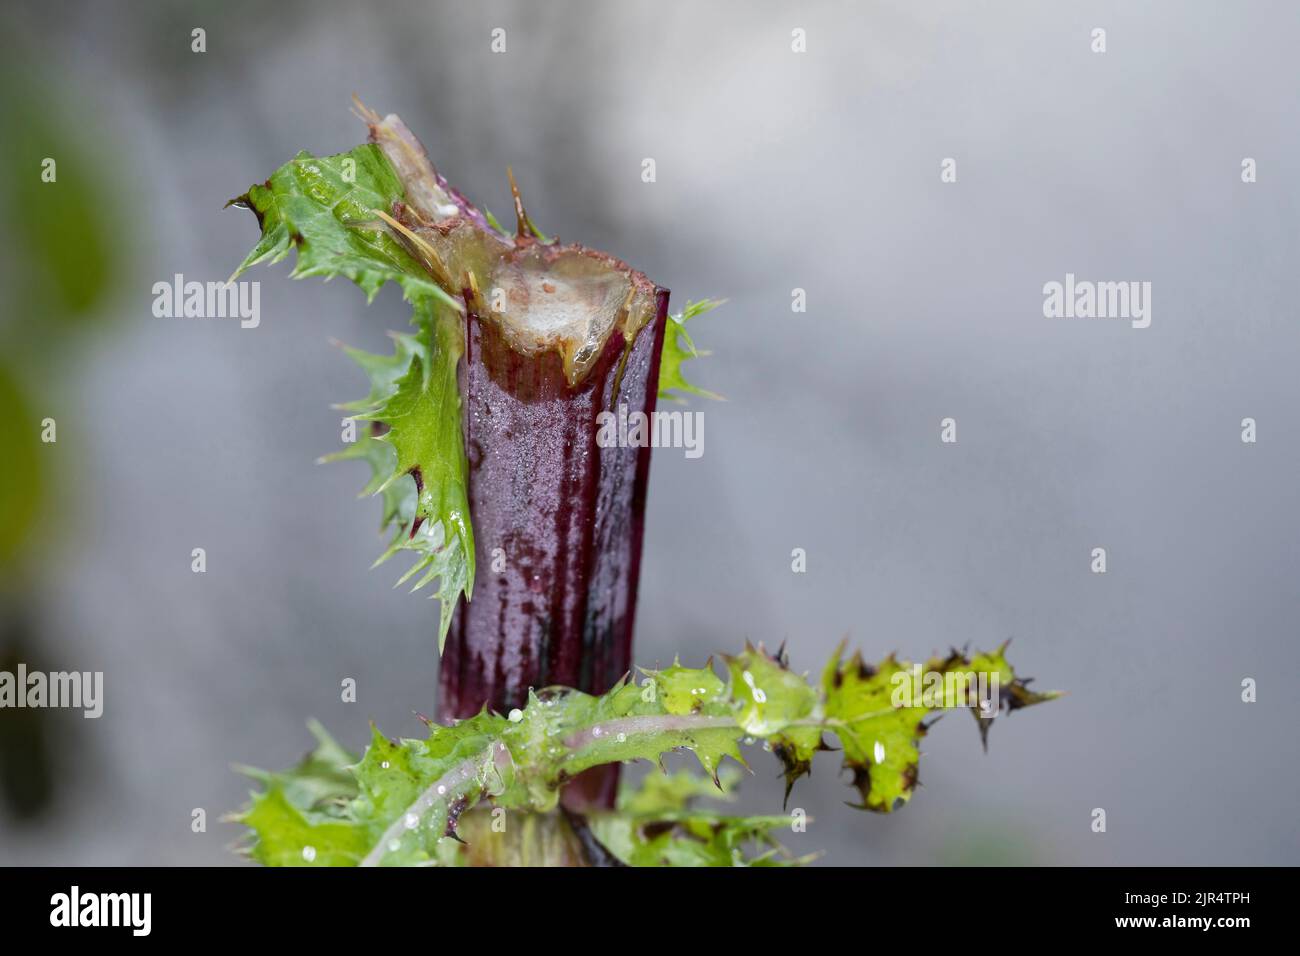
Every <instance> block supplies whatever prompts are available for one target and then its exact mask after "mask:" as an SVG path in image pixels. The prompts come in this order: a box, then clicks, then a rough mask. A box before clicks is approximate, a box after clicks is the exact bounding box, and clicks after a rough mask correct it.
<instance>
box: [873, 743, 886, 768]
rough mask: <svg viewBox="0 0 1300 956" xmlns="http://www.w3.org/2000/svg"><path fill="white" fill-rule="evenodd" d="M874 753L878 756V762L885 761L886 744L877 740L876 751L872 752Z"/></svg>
mask: <svg viewBox="0 0 1300 956" xmlns="http://www.w3.org/2000/svg"><path fill="white" fill-rule="evenodd" d="M872 755H873V756H874V757H875V758H876V763H884V762H885V745H884V744H882V743H881V742H880V741H879V740H877V741H876V746H875V749H874V751H873V752H872Z"/></svg>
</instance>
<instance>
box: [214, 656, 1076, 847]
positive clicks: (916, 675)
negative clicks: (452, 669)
mask: <svg viewBox="0 0 1300 956" xmlns="http://www.w3.org/2000/svg"><path fill="white" fill-rule="evenodd" d="M1004 651H1005V646H1004V647H1003V648H999V649H998V650H997V651H995V652H992V653H989V654H977V655H975V656H974V657H972V658H967V657H966V656H965V655H963V654H961V653H958V652H956V651H954V652H953V653H952V654H950V655H949V656H948V657H946V658H933V659H931V660H930V661H928V662H927V663H925V664H924V665H910V664H907V663H905V662H900V661H898V660H896V659H895V658H894V657H893V656H891V657H889V658H887V659H886V660H885V661H884V662H882V663H880V664H879V665H874V666H873V665H868V664H866V663H865V662H864V661H863V660H862V658H861V656H860V655H857V654H855V655H854V656H853V657H851V658H850V659H849V660H848V661H845V660H844V659H843V650H842V648H841V650H840V651H838V652H837V653H836V655H835V657H834V658H833V659H832V660H831V661H830V663H829V664H828V665H827V667H826V669H825V671H824V674H823V676H822V680H821V682H820V685H817V686H815V685H812V684H810V683H809V682H808V681H807V679H806V678H804V677H801V676H800V675H798V674H796V673H794V672H793V671H791V670H790V669H789V668H788V667H787V666H786V663H785V660H784V657H783V656H781V655H778V656H777V657H771V656H769V655H767V654H766V653H764V651H763V650H762V648H761V647H760V648H757V649H755V648H752V647H747V648H746V649H745V651H744V652H743V653H741V654H739V655H736V656H735V657H730V658H727V659H726V666H727V673H728V676H729V680H728V681H727V682H725V683H724V682H723V681H722V680H721V679H720V678H719V677H718V675H717V674H716V673H714V671H713V670H712V669H711V668H708V667H706V668H702V669H698V670H696V669H692V668H686V667H682V666H681V665H680V664H678V663H674V664H673V666H672V667H670V668H667V669H665V670H663V671H646V672H644V674H645V680H644V681H643V682H642V683H640V684H638V683H634V682H620V683H619V684H618V685H617V686H616V687H614V688H613V689H611V690H610V691H609V692H608V693H605V694H602V695H599V696H593V695H590V694H584V693H581V692H579V691H576V690H569V689H566V688H547V689H545V690H543V691H540V692H537V693H532V694H530V696H529V700H528V705H527V706H526V707H524V708H523V709H521V710H518V711H513V712H511V714H510V715H509V717H500V716H498V715H495V714H490V713H487V712H484V713H481V714H479V715H478V716H476V717H473V718H471V719H469V720H464V721H460V722H458V723H456V724H455V725H453V726H451V727H439V726H431V729H430V734H429V737H428V738H427V739H425V740H399V741H390V740H388V739H387V738H385V737H383V736H382V735H380V734H379V733H378V731H375V732H374V737H373V740H372V741H371V745H370V747H369V749H368V750H367V752H366V754H365V756H364V757H363V758H362V759H361V760H360V761H359V762H358V763H356V764H355V765H353V766H352V767H351V768H350V773H351V774H352V776H353V778H354V779H355V792H354V793H353V795H352V796H351V797H350V798H347V799H345V798H344V797H345V793H344V791H342V790H341V789H340V790H338V791H335V790H333V789H331V787H332V786H333V785H334V784H335V783H337V781H335V780H334V777H333V776H332V775H331V774H325V775H324V777H323V779H324V780H325V781H326V782H327V784H328V785H322V783H321V780H322V774H321V767H322V766H324V767H326V768H329V767H333V768H335V770H336V769H337V767H338V765H339V760H340V757H339V755H338V753H337V752H334V753H333V755H332V756H328V757H326V756H319V757H317V758H315V759H313V760H309V761H308V762H306V763H304V764H302V765H300V767H299V769H298V770H296V771H291V772H289V773H287V774H278V775H263V779H264V780H265V782H266V784H267V791H266V793H265V794H263V795H261V797H260V798H258V799H255V801H254V803H253V805H252V807H251V808H250V809H249V811H248V812H246V813H245V814H244V815H243V816H242V817H240V818H239V819H240V820H241V821H242V822H244V823H246V824H248V825H249V826H250V827H253V828H254V830H255V843H254V856H255V857H257V858H258V859H263V860H265V861H267V862H285V861H292V860H293V858H294V854H293V852H292V850H293V843H294V841H301V840H304V839H307V838H308V837H311V838H312V839H315V840H316V841H317V842H316V843H313V844H312V846H313V847H315V851H316V854H317V859H318V860H320V859H322V858H323V857H322V851H324V850H327V851H328V859H331V860H347V859H351V858H355V857H357V856H358V854H357V847H358V846H359V845H364V848H365V849H364V853H361V854H360V856H359V858H358V859H353V862H361V863H364V864H367V865H375V864H383V865H395V864H428V863H440V862H448V861H449V859H454V853H452V852H451V849H449V845H448V844H447V843H446V840H448V839H450V834H452V833H453V832H454V829H455V824H456V821H457V819H458V818H459V816H460V815H461V814H462V813H464V812H465V811H467V810H468V809H470V808H471V807H473V806H474V805H475V804H476V803H477V802H478V801H480V800H482V799H485V798H486V799H490V800H491V801H492V803H493V804H494V805H495V806H497V807H501V808H506V809H509V810H517V811H523V812H525V813H548V812H550V811H552V810H554V809H555V807H556V805H557V803H558V800H559V794H560V791H561V789H562V788H563V787H564V785H565V784H566V783H567V781H569V780H570V779H572V778H573V777H575V776H576V775H577V774H579V773H581V772H582V771H584V770H587V769H589V768H591V767H595V766H599V765H601V764H607V763H617V762H626V761H632V760H640V759H645V760H651V761H658V760H660V759H661V758H662V756H663V755H664V754H666V753H667V752H669V751H671V750H690V751H691V752H693V753H694V754H695V756H696V757H697V758H698V760H699V762H700V764H701V766H703V767H704V769H705V771H706V772H707V773H708V775H709V776H710V777H711V778H712V780H713V782H714V785H715V786H717V787H718V788H719V789H720V790H721V789H722V782H721V777H720V775H719V766H720V764H721V763H722V761H723V759H724V758H725V757H731V758H733V759H735V760H736V761H738V762H741V763H742V764H743V762H744V761H743V758H742V756H741V752H740V744H741V742H742V741H745V742H752V741H756V740H758V739H762V740H763V741H765V742H766V743H767V744H768V746H769V748H770V749H772V750H773V751H775V752H776V754H777V756H778V758H780V759H781V760H782V761H783V763H785V765H786V777H787V784H789V783H792V782H793V780H794V779H796V778H797V776H799V775H802V774H803V773H806V772H807V771H808V769H809V765H810V764H811V761H812V758H813V755H814V754H815V753H816V752H817V751H819V750H822V749H826V748H824V747H823V746H822V742H821V741H822V735H823V734H827V735H832V736H834V737H835V738H837V740H838V742H839V744H840V746H841V749H842V750H843V760H844V765H845V767H846V768H848V769H849V770H851V771H852V773H853V785H854V787H855V788H856V789H857V790H858V792H859V794H860V796H861V802H860V804H858V805H859V806H861V807H863V808H866V809H870V810H878V811H890V810H893V809H895V808H896V807H897V806H898V805H901V803H903V802H905V801H906V800H907V799H908V798H909V797H910V796H911V792H912V790H913V789H914V788H915V785H916V772H917V761H918V759H919V756H920V755H919V752H918V750H917V743H918V741H919V739H920V737H921V736H922V735H923V734H924V733H925V730H926V727H925V725H924V719H925V717H926V716H927V715H929V714H931V713H933V712H934V711H935V710H938V709H940V708H942V707H955V708H961V709H972V710H978V708H979V707H980V693H981V692H982V691H984V692H986V691H987V689H988V688H987V686H985V685H980V684H978V682H976V683H974V684H967V683H963V682H962V681H958V680H956V678H959V677H961V676H962V675H966V674H976V673H983V674H984V675H985V676H986V677H988V678H989V680H990V681H991V680H992V675H996V677H997V684H996V685H994V686H995V687H996V691H995V692H994V693H995V694H996V696H997V700H996V701H993V700H992V698H991V697H990V698H989V700H990V703H992V704H994V705H995V706H996V708H997V709H996V710H990V711H988V713H987V714H985V715H982V716H978V719H979V720H980V721H981V725H980V726H981V732H986V731H987V727H988V724H989V723H991V722H992V720H993V717H994V716H995V715H996V713H997V712H999V711H1002V712H1009V711H1011V710H1016V709H1019V708H1021V707H1025V706H1029V705H1031V704H1035V703H1040V702H1042V701H1045V700H1050V699H1052V698H1053V697H1055V696H1056V695H1055V694H1050V693H1049V694H1040V693H1035V692H1032V691H1030V690H1029V689H1028V687H1027V686H1026V684H1027V682H1026V681H1025V680H1023V679H1021V678H1018V677H1016V675H1015V673H1014V672H1013V671H1012V669H1011V667H1010V665H1009V664H1007V662H1006V659H1005V656H1004ZM932 684H937V687H938V691H937V696H935V695H928V696H927V693H926V690H925V688H927V687H930V686H931V685H932ZM954 688H955V689H954ZM914 689H915V690H916V693H915V695H914V694H913V693H912V692H913V690H914ZM318 749H319V748H318ZM783 751H784V752H783ZM796 770H797V771H798V772H797V773H794V771H796ZM792 774H793V775H792ZM788 792H789V791H788V787H787V795H788ZM697 794H698V788H697V787H695V785H694V784H691V785H690V786H689V787H688V786H686V785H681V784H676V783H672V784H669V785H668V786H667V787H665V788H661V789H659V790H654V789H648V790H647V791H646V792H645V793H644V794H642V795H641V796H639V797H635V796H633V797H627V798H625V799H624V801H623V803H622V804H621V808H620V813H619V814H617V815H616V819H601V820H600V821H599V828H600V831H601V833H604V834H605V835H606V836H607V837H608V839H609V841H611V842H610V843H608V844H607V845H608V846H610V848H611V849H612V850H613V851H614V852H615V853H616V855H619V856H620V857H621V858H623V859H625V860H626V861H628V862H632V863H636V864H638V865H639V864H646V865H661V864H663V863H665V862H666V863H668V864H670V865H687V864H690V865H701V864H704V865H731V864H733V863H737V862H741V863H743V862H747V861H748V862H753V863H777V862H781V857H780V854H779V852H778V848H777V846H776V845H775V843H774V841H772V840H770V839H769V837H768V835H769V833H770V831H771V830H773V829H774V828H776V827H778V826H782V825H785V824H786V823H788V820H787V819H786V818H785V817H770V818H763V817H758V818H739V819H732V818H727V817H722V816H719V815H716V814H707V813H704V812H702V811H697V810H693V809H690V808H689V807H688V806H687V803H688V802H689V800H690V799H691V798H692V797H693V796H695V795H697ZM326 797H328V799H324V798H326ZM593 826H596V822H593ZM349 827H350V828H352V829H351V830H348V829H347V828H349ZM280 830H284V831H287V836H286V834H285V833H282V832H279V831H280ZM268 831H274V832H268ZM352 831H356V832H352ZM357 833H360V834H362V835H361V836H357ZM327 838H328V842H326V840H327ZM747 841H748V842H749V843H757V844H759V845H760V856H758V857H757V858H753V859H751V858H750V857H747V856H746V855H745V853H744V852H743V848H742V844H745V843H746V842H747ZM263 848H264V849H263ZM298 849H299V851H301V844H299V846H298ZM349 854H350V855H351V857H349Z"/></svg>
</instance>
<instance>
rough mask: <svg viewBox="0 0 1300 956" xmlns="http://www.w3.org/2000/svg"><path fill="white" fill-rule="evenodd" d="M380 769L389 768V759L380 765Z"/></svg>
mask: <svg viewBox="0 0 1300 956" xmlns="http://www.w3.org/2000/svg"><path fill="white" fill-rule="evenodd" d="M379 769H380V770H387V769H388V761H387V760H385V761H384V762H383V763H381V764H380V765H379Z"/></svg>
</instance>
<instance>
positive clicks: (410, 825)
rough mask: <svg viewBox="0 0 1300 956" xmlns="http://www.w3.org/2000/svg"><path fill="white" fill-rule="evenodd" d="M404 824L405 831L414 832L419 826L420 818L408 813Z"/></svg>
mask: <svg viewBox="0 0 1300 956" xmlns="http://www.w3.org/2000/svg"><path fill="white" fill-rule="evenodd" d="M404 822H405V823H406V829H408V830H414V829H415V828H416V827H418V826H419V825H420V818H419V817H418V816H417V815H416V814H414V813H408V814H407V815H406V820H405V821H404Z"/></svg>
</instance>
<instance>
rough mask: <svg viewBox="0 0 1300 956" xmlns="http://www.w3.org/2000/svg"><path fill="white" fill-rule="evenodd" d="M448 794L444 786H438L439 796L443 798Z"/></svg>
mask: <svg viewBox="0 0 1300 956" xmlns="http://www.w3.org/2000/svg"><path fill="white" fill-rule="evenodd" d="M446 792H447V788H446V787H444V786H443V785H442V784H438V796H440V797H441V796H442V795H443V794H444V793H446Z"/></svg>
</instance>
